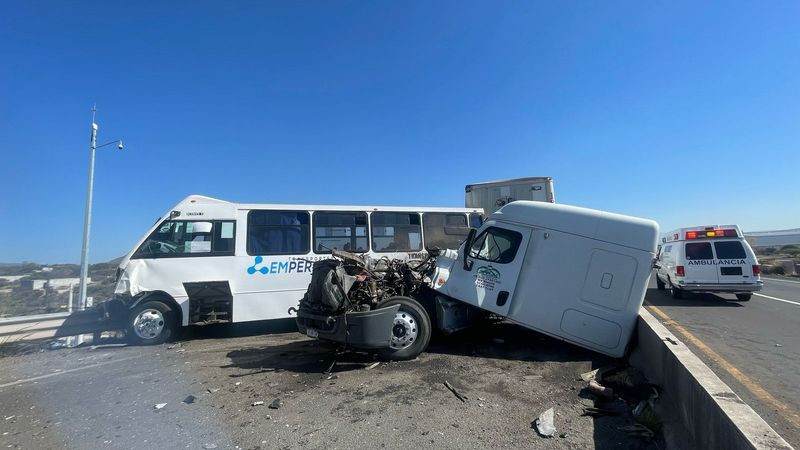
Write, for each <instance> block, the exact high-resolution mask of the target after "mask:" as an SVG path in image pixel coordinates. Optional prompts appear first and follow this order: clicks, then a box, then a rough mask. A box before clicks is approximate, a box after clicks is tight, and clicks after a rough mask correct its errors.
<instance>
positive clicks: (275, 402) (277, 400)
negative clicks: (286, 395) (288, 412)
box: [261, 398, 283, 409]
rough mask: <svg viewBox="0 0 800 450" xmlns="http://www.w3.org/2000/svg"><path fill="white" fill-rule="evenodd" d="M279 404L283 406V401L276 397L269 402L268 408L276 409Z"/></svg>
mask: <svg viewBox="0 0 800 450" xmlns="http://www.w3.org/2000/svg"><path fill="white" fill-rule="evenodd" d="M261 403H262V404H263V403H264V402H261ZM281 406H283V403H282V402H281V399H279V398H276V399H275V400H273V401H272V403H270V404H269V408H270V409H278V408H280V407H281Z"/></svg>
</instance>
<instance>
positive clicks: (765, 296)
mask: <svg viewBox="0 0 800 450" xmlns="http://www.w3.org/2000/svg"><path fill="white" fill-rule="evenodd" d="M753 295H757V296H759V297H764V298H768V299H770V300H777V301H779V302H784V303H791V304H792V305H795V306H800V303H798V302H793V301H791V300H784V299H782V298H778V297H770V296H769V295H764V294H759V293H758V292H753Z"/></svg>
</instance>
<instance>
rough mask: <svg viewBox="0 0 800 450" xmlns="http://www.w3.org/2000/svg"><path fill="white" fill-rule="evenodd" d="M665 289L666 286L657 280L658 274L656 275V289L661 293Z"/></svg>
mask: <svg viewBox="0 0 800 450" xmlns="http://www.w3.org/2000/svg"><path fill="white" fill-rule="evenodd" d="M666 287H667V285H666V284H664V282H663V281H661V278H658V274H656V289H658V290H659V291H663V290H664V289H666Z"/></svg>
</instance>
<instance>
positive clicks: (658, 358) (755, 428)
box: [630, 308, 792, 450]
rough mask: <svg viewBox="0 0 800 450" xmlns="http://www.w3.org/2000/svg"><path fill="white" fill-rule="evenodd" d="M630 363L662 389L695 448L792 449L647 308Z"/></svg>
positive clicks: (668, 406)
mask: <svg viewBox="0 0 800 450" xmlns="http://www.w3.org/2000/svg"><path fill="white" fill-rule="evenodd" d="M637 338H638V342H637V346H636V348H635V349H634V351H633V352H632V353H631V356H630V362H631V364H632V365H634V366H635V367H637V368H638V369H639V370H641V371H642V372H643V373H644V374H645V375H646V376H647V378H648V379H649V380H650V381H651V382H652V383H655V384H657V385H659V386H661V387H662V396H661V397H660V400H659V401H663V402H664V403H665V406H666V408H667V409H668V410H669V411H670V413H673V414H674V415H675V417H676V419H677V420H678V421H679V422H680V425H681V426H682V427H684V428H685V430H686V431H687V432H688V433H689V436H688V439H689V441H691V442H692V446H693V447H695V448H703V449H733V450H737V449H791V448H792V447H791V446H790V445H789V444H788V443H787V442H786V441H784V440H783V438H782V437H780V436H779V435H778V433H776V432H775V430H773V429H772V427H770V426H769V425H768V424H767V423H766V422H765V421H764V419H762V418H761V416H759V415H758V414H757V413H756V412H755V411H753V408H751V407H750V406H748V405H747V404H746V403H745V402H744V401H742V399H740V398H739V396H738V395H736V393H734V392H733V390H731V388H730V387H728V385H727V384H725V383H724V382H723V381H722V380H720V379H719V377H718V376H717V375H716V374H714V372H713V371H712V370H711V369H710V368H709V367H708V366H706V365H705V363H703V361H701V360H700V358H698V357H697V356H696V355H695V354H694V353H692V351H691V350H690V349H689V348H688V347H686V345H685V344H684V343H683V342H682V341H681V340H679V339H678V338H677V337H675V335H673V334H672V333H671V332H670V331H669V330H668V329H667V328H666V327H665V326H664V325H662V324H661V322H659V321H658V319H656V318H655V317H653V315H652V314H650V313H649V312H648V311H647V310H646V309H644V308H642V309H641V311H640V312H639V324H638V327H637Z"/></svg>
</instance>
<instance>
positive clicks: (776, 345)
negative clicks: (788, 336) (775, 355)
mask: <svg viewBox="0 0 800 450" xmlns="http://www.w3.org/2000/svg"><path fill="white" fill-rule="evenodd" d="M775 347H783V345H781V344H778V343H777V342H776V343H775Z"/></svg>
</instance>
